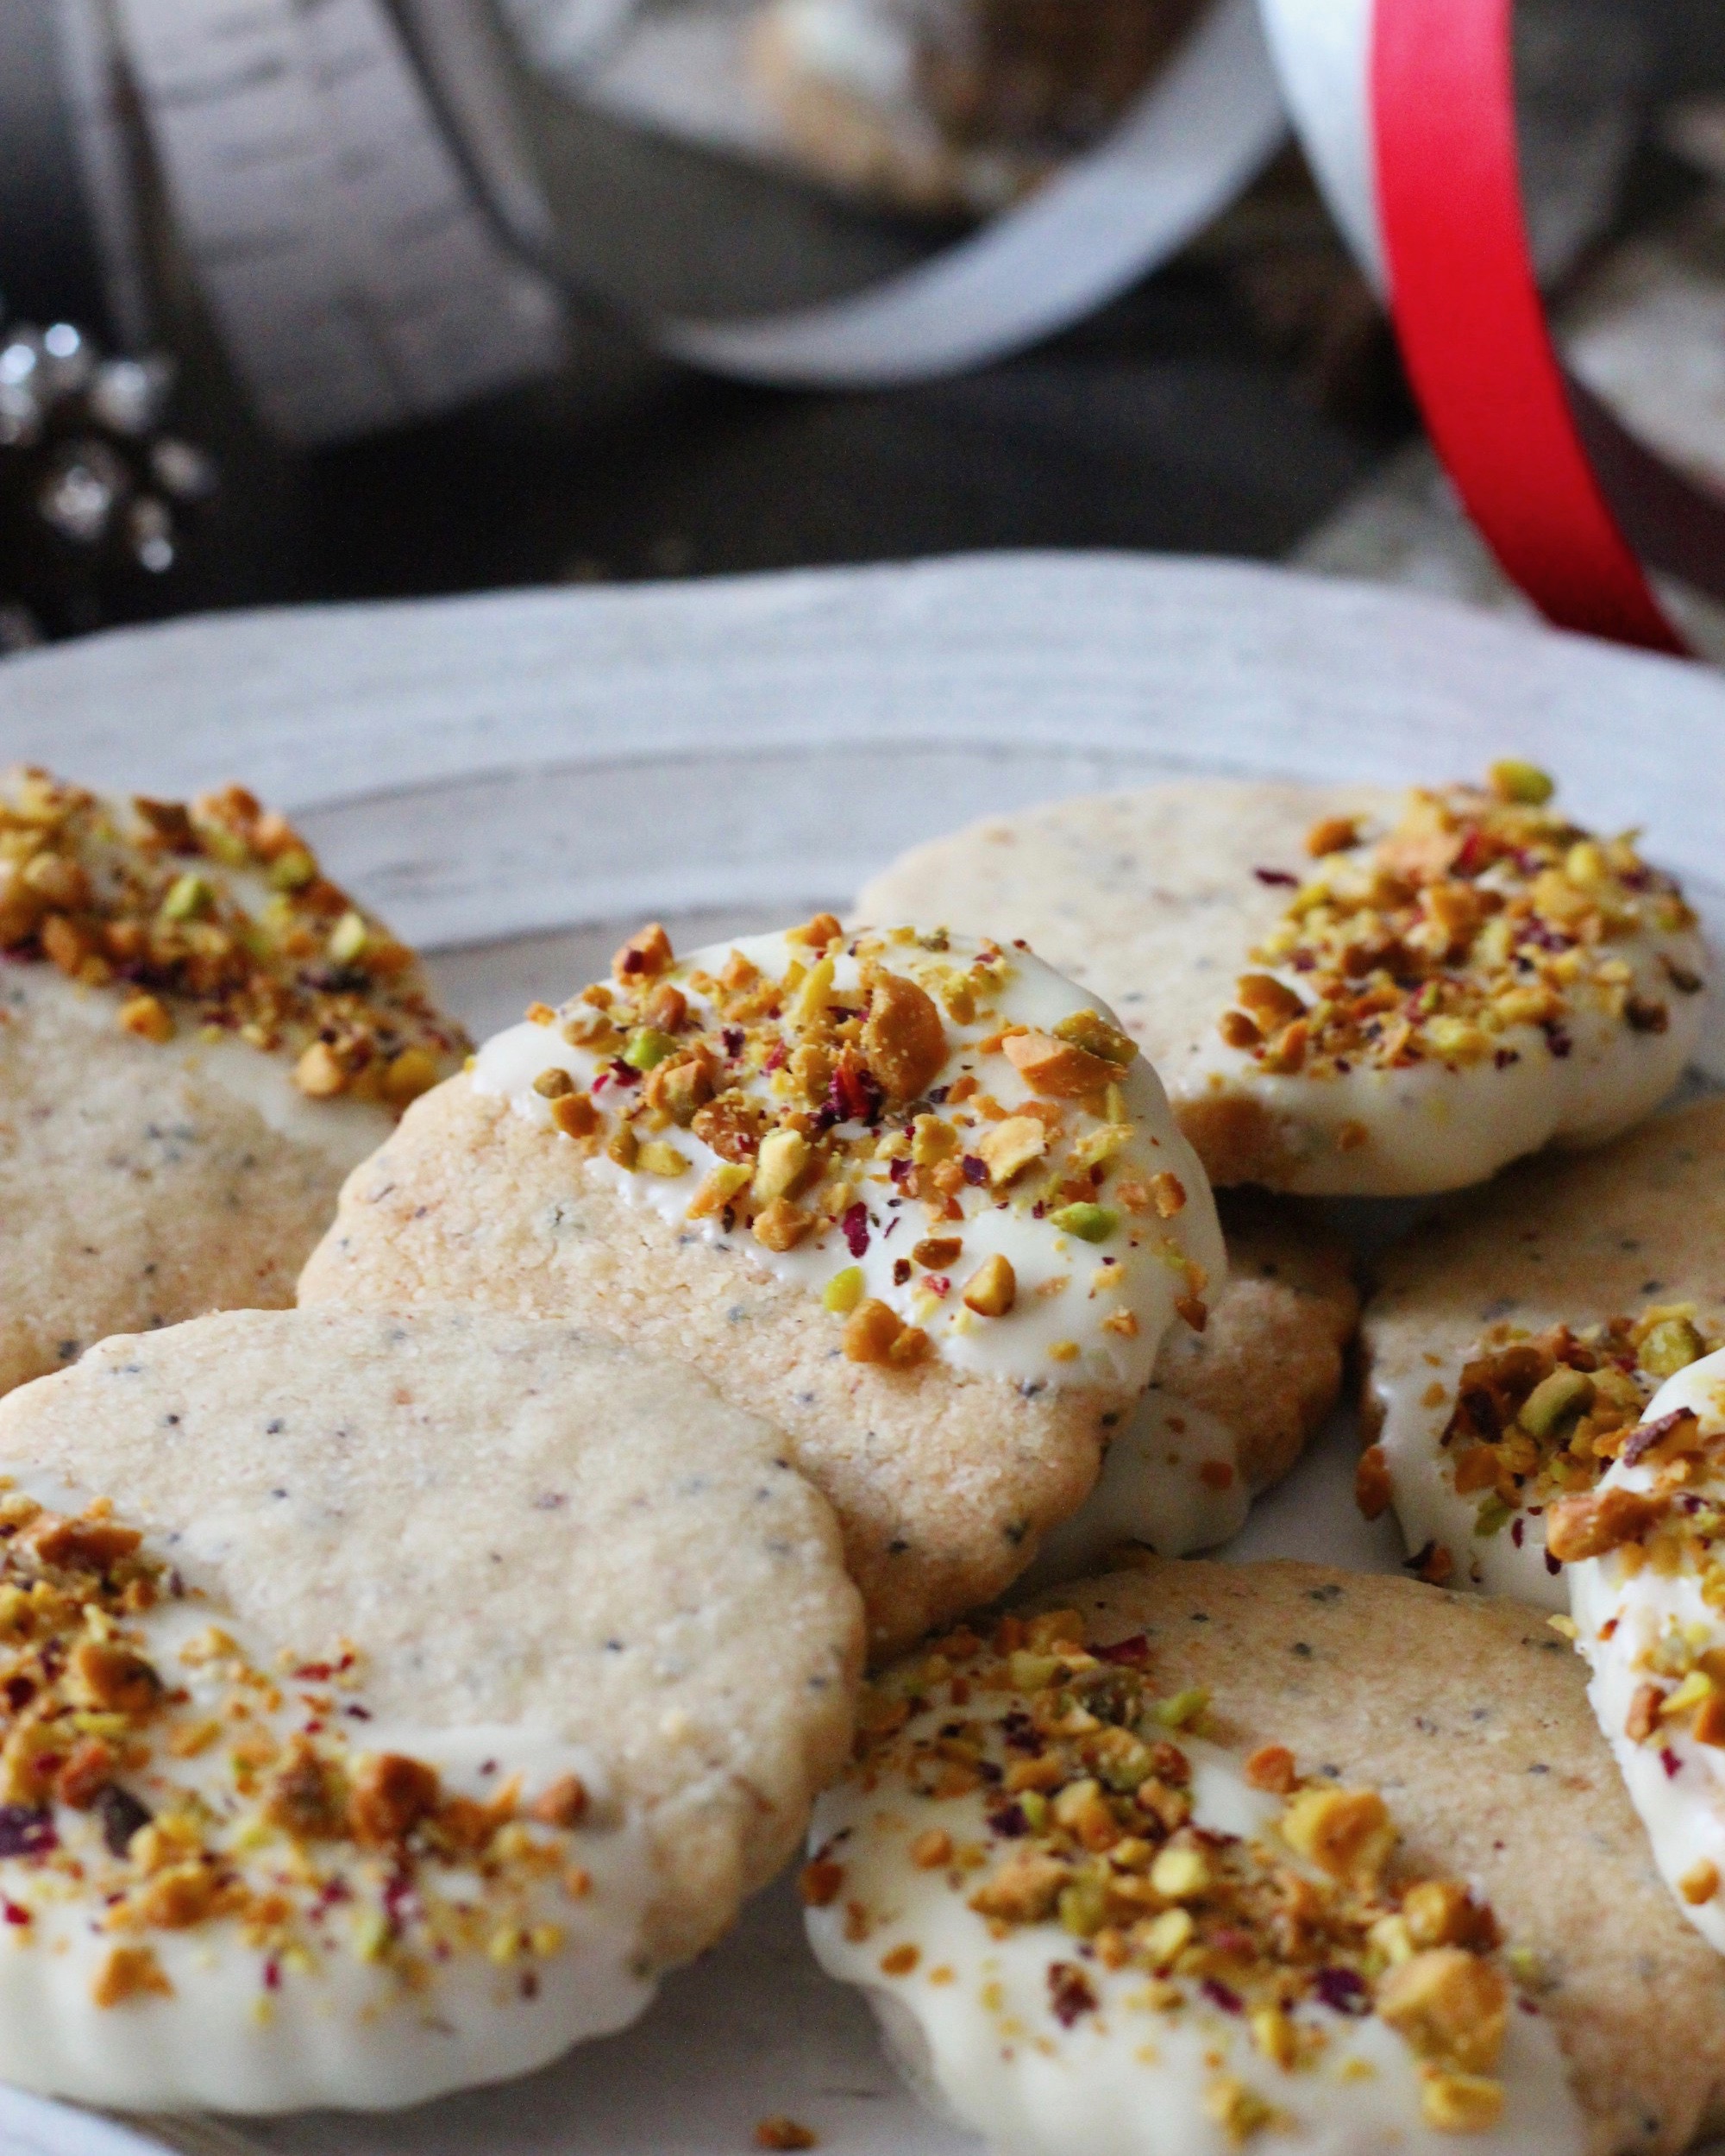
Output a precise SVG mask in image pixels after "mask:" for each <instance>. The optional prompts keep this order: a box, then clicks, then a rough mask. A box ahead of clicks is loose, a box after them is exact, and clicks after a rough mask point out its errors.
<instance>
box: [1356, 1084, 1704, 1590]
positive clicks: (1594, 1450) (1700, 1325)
mask: <svg viewBox="0 0 1725 2156" xmlns="http://www.w3.org/2000/svg"><path fill="white" fill-rule="evenodd" d="M1363 1332H1364V1342H1365V1348H1366V1353H1367V1357H1368V1364H1369V1367H1368V1374H1367V1379H1366V1388H1365V1397H1364V1413H1365V1419H1366V1422H1367V1426H1368V1431H1369V1433H1370V1434H1371V1437H1372V1438H1373V1439H1374V1440H1375V1442H1374V1443H1373V1444H1372V1445H1371V1447H1370V1449H1369V1450H1368V1451H1367V1452H1366V1454H1365V1456H1364V1460H1363V1462H1362V1464H1361V1470H1360V1483H1359V1489H1360V1499H1361V1503H1362V1505H1363V1507H1364V1509H1365V1510H1366V1511H1367V1512H1368V1513H1369V1514H1374V1515H1375V1514H1377V1513H1381V1512H1383V1510H1385V1509H1386V1508H1387V1507H1389V1506H1391V1505H1393V1506H1394V1507H1395V1509H1396V1517H1397V1518H1398V1520H1400V1521H1401V1523H1402V1531H1403V1532H1404V1534H1405V1535H1406V1538H1407V1541H1408V1548H1409V1550H1410V1551H1412V1552H1413V1553H1414V1554H1415V1557H1416V1558H1417V1559H1418V1560H1419V1563H1420V1564H1421V1569H1422V1570H1424V1572H1425V1573H1426V1575H1427V1576H1428V1577H1431V1578H1433V1579H1436V1580H1439V1581H1440V1582H1443V1583H1450V1584H1453V1585H1455V1586H1458V1587H1462V1586H1476V1587H1484V1588H1486V1589H1489V1590H1490V1591H1491V1592H1493V1593H1496V1594H1504V1595H1516V1596H1518V1597H1520V1598H1521V1600H1522V1601H1529V1602H1533V1603H1535V1604H1537V1605H1539V1606H1540V1607H1542V1608H1547V1609H1553V1610H1558V1611H1562V1610H1565V1609H1567V1608H1569V1583H1568V1581H1567V1580H1566V1579H1565V1577H1564V1574H1563V1568H1562V1566H1561V1565H1560V1564H1559V1562H1558V1560H1557V1558H1555V1557H1551V1556H1550V1555H1548V1553H1547V1551H1546V1535H1545V1522H1546V1513H1547V1510H1548V1508H1549V1507H1550V1506H1551V1505H1552V1504H1553V1503H1555V1502H1556V1501H1558V1500H1559V1499H1561V1498H1562V1497H1564V1496H1565V1495H1576V1494H1578V1493H1583V1492H1585V1491H1587V1490H1589V1489H1592V1488H1593V1486H1594V1484H1595V1483H1596V1482H1597V1481H1598V1479H1599V1477H1600V1476H1601V1475H1602V1474H1603V1472H1604V1470H1606V1468H1607V1467H1609V1464H1610V1462H1611V1460H1612V1459H1613V1458H1614V1457H1615V1455H1616V1453H1617V1452H1618V1451H1620V1450H1621V1448H1622V1445H1623V1443H1624V1442H1625V1440H1626V1438H1627V1437H1628V1432H1630V1430H1631V1429H1633V1427H1634V1425H1635V1424H1636V1423H1637V1422H1639V1421H1640V1417H1641V1413H1642V1410H1643V1408H1644V1407H1645V1406H1646V1404H1647V1401H1649V1400H1650V1399H1651V1398H1652V1397H1653V1393H1654V1391H1655V1390H1656V1389H1657V1388H1658V1387H1659V1384H1660V1383H1661V1382H1663V1381H1664V1380H1665V1378H1667V1377H1669V1376H1671V1375H1672V1372H1673V1371H1674V1370H1676V1369H1679V1368H1681V1367H1682V1366H1683V1364H1684V1363H1688V1362H1691V1361H1693V1360H1694V1359H1696V1358H1697V1357H1699V1356H1700V1355H1702V1354H1703V1353H1704V1352H1705V1351H1707V1350H1708V1349H1709V1347H1711V1346H1714V1345H1716V1344H1719V1342H1720V1341H1721V1340H1722V1339H1725V1099H1712V1100H1701V1101H1697V1103H1696V1104H1695V1105H1694V1106H1691V1107H1688V1108H1683V1109H1678V1110H1677V1111H1675V1112H1672V1113H1671V1114H1668V1115H1663V1116H1659V1117H1658V1118H1656V1119H1654V1120H1653V1122H1651V1123H1649V1124H1647V1125H1644V1126H1643V1127H1642V1128H1641V1129H1640V1130H1639V1131H1633V1132H1631V1134H1630V1135H1629V1136H1628V1138H1620V1139H1619V1140H1618V1141H1617V1143H1616V1144H1615V1145H1612V1146H1609V1147H1608V1148H1606V1149H1605V1150H1603V1152H1599V1153H1595V1154H1593V1155H1591V1156H1589V1157H1588V1158H1586V1159H1584V1160H1576V1161H1568V1162H1563V1163H1557V1162H1548V1161H1530V1162H1527V1163H1524V1164H1523V1165H1521V1167H1518V1168H1516V1169H1512V1170H1511V1172H1510V1173H1509V1175H1505V1176H1504V1177H1503V1178H1502V1181H1499V1182H1497V1183H1496V1184H1494V1185H1493V1187H1492V1188H1490V1190H1489V1191H1486V1192H1484V1193H1482V1194H1480V1195H1479V1196H1478V1197H1477V1198H1471V1199H1468V1200H1464V1201H1463V1202H1461V1203H1460V1204H1458V1206H1456V1207H1455V1208H1454V1209H1453V1210H1452V1211H1451V1212H1450V1213H1448V1214H1447V1215H1446V1217H1445V1218H1444V1219H1442V1220H1440V1221H1438V1222H1435V1223H1433V1225H1429V1226H1427V1227H1425V1228H1422V1229H1421V1230H1420V1231H1418V1232H1416V1233H1415V1234H1414V1235H1413V1236H1411V1237H1410V1238H1408V1240H1407V1241H1406V1242H1405V1243H1403V1244H1401V1245H1400V1246H1399V1247H1397V1248H1396V1249H1395V1250H1391V1251H1389V1253H1388V1255H1387V1256H1386V1257H1384V1258H1383V1260H1382V1261H1381V1263H1380V1266H1379V1272H1378V1286H1377V1292H1376V1293H1375V1294H1373V1296H1372V1298H1371V1301H1370V1302H1369V1303H1368V1305H1367V1307H1366V1312H1365V1317H1364V1326H1363Z"/></svg>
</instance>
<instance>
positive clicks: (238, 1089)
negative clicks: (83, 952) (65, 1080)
mask: <svg viewBox="0 0 1725 2156" xmlns="http://www.w3.org/2000/svg"><path fill="white" fill-rule="evenodd" d="M0 1023H3V1024H8V1025H18V1026H21V1027H22V1028H24V1029H26V1030H27V1031H38V1032H39V1031H41V1029H42V1028H44V1027H46V1026H51V1027H52V1028H53V1031H54V1032H55V1033H56V1034H58V1035H60V1036H65V1035H66V1034H74V1035H75V1036H76V1037H78V1038H79V1039H80V1042H81V1043H82V1044H85V1052H86V1053H87V1054H89V1055H90V1056H103V1057H106V1058H109V1059H110V1060H121V1061H123V1062H125V1063H126V1064H128V1065H129V1067H130V1069H131V1070H132V1071H133V1072H134V1073H135V1078H136V1080H137V1081H139V1084H140V1087H149V1088H150V1089H151V1090H153V1091H160V1092H162V1093H164V1094H166V1093H169V1092H178V1094H179V1095H180V1098H181V1100H182V1102H183V1104H184V1107H185V1112H186V1114H187V1115H188V1116H189V1117H190V1119H191V1120H193V1121H194V1122H195V1120H196V1119H197V1112H198V1102H199V1100H200V1099H201V1098H207V1097H209V1096H210V1095H214V1096H216V1097H217V1098H219V1100H221V1101H222V1103H223V1105H224V1106H227V1107H229V1108H230V1109H233V1110H237V1111H239V1112H241V1113H243V1112H244V1111H246V1110H247V1109H250V1110H253V1111H254V1112H255V1113H256V1114H257V1115H258V1116H259V1117H260V1119H262V1121H263V1123H264V1125H265V1126H266V1127H267V1129H268V1130H269V1131H273V1133H274V1134H275V1136H276V1137H278V1138H285V1139H286V1140H287V1141H288V1143H289V1144H292V1145H296V1146H301V1147H304V1149H305V1150H306V1151H307V1152H308V1153H311V1154H312V1155H315V1156H318V1157H319V1158H321V1159H322V1160H323V1162H325V1163H328V1166H329V1169H330V1170H331V1171H332V1172H333V1173H334V1174H335V1175H336V1176H338V1177H339V1176H342V1175H347V1174H348V1173H349V1172H350V1170H352V1169H354V1168H357V1167H358V1166H359V1164H360V1163H361V1161H362V1160H365V1159H367V1157H368V1156H370V1155H371V1154H373V1153H374V1152H375V1151H376V1150H377V1149H378V1147H379V1146H380V1145H381V1144H382V1143H383V1142H384V1140H385V1139H386V1138H387V1137H388V1136H389V1134H390V1132H391V1131H392V1130H393V1129H394V1127H395V1122H396V1117H395V1112H394V1111H393V1110H392V1109H391V1108H389V1107H387V1106H385V1104H384V1103H383V1102H381V1101H378V1100H354V1099H352V1098H338V1099H335V1100H311V1099H309V1098H308V1097H307V1095H306V1094H304V1093H303V1092H301V1090H300V1089H299V1087H298V1086H296V1085H295V1084H294V1083H293V1082H292V1071H291V1069H290V1067H289V1066H288V1065H286V1064H285V1062H283V1061H282V1060H281V1059H280V1058H279V1057H278V1056H260V1054H259V1053H258V1051H257V1050H256V1049H254V1048H248V1046H247V1045H246V1044H245V1043H244V1042H243V1041H240V1040H236V1039H235V1038H234V1037H233V1036H232V1035H230V1034H219V1035H216V1036H215V1037H208V1036H205V1035H204V1034H201V1033H198V1032H186V1033H184V1034H181V1035H179V1036H178V1037H175V1038H174V1039H173V1040H171V1041H168V1042H166V1043H164V1044H161V1045H160V1046H158V1045H157V1044H155V1043H154V1042H147V1041H141V1040H137V1039H135V1038H131V1037H126V1036H123V1035H122V1036H120V1037H118V1038H116V1031H115V1025H114V1011H113V1005H112V1000H111V998H110V996H109V995H108V994H106V993H104V992H103V991H101V990H98V989H94V988H90V987H85V986H84V985H82V984H81V983H79V982H78V981H68V980H67V979H66V977H65V975H63V974H60V973H58V972H56V971H55V970H53V968H49V967H46V966H33V967H22V966H20V967H9V968H6V969H5V970H3V971H0ZM68 1075H70V1074H68Z"/></svg>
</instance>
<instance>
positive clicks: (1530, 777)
mask: <svg viewBox="0 0 1725 2156" xmlns="http://www.w3.org/2000/svg"><path fill="white" fill-rule="evenodd" d="M1485 775H1486V779H1487V780H1488V782H1489V783H1490V787H1491V791H1492V792H1493V793H1495V794H1496V796H1497V798H1498V799H1499V800H1500V801H1514V802H1515V803H1516V804H1517V805H1519V806H1521V807H1523V808H1543V807H1544V806H1545V805H1546V802H1547V801H1549V800H1550V799H1551V798H1552V796H1553V794H1554V793H1556V792H1557V785H1556V782H1555V780H1553V778H1552V776H1551V774H1550V773H1549V772H1546V771H1541V770H1540V767H1539V765H1538V764H1536V763H1527V762H1524V761H1522V760H1521V758H1520V757H1519V756H1504V757H1502V758H1500V759H1499V761H1497V762H1496V763H1494V764H1493V765H1492V767H1491V768H1490V770H1489V771H1488V772H1487V773H1486V774H1485Z"/></svg>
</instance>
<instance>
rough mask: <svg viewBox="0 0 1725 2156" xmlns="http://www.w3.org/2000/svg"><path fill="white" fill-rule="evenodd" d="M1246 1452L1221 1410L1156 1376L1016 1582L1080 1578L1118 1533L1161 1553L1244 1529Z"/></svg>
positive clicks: (1214, 1541) (1025, 1586) (1039, 1584)
mask: <svg viewBox="0 0 1725 2156" xmlns="http://www.w3.org/2000/svg"><path fill="white" fill-rule="evenodd" d="M1250 1511H1251V1491H1250V1490H1248V1489H1247V1488H1246V1486H1245V1477H1244V1476H1242V1475H1241V1473H1240V1471H1239V1444H1238V1441H1237V1440H1236V1438H1235V1436H1234V1433H1233V1431H1232V1430H1231V1429H1230V1428H1229V1426H1227V1424H1226V1423H1225V1422H1224V1421H1223V1420H1221V1418H1220V1416H1219V1415H1213V1414H1211V1413H1209V1412H1208V1409H1206V1408H1203V1407H1194V1406H1193V1405H1192V1403H1191V1402H1190V1401H1185V1400H1180V1399H1177V1398H1176V1397H1174V1396H1173V1395H1170V1394H1168V1393H1166V1392H1164V1390H1163V1389H1162V1388H1161V1386H1160V1385H1158V1384H1157V1382H1156V1380H1155V1379H1154V1378H1152V1379H1151V1384H1150V1388H1149V1390H1148V1391H1147V1392H1146V1393H1145V1395H1144V1397H1143V1398H1142V1399H1141V1400H1140V1401H1138V1405H1137V1407H1134V1408H1133V1409H1132V1413H1131V1414H1130V1415H1129V1416H1128V1417H1127V1418H1126V1422H1125V1423H1124V1424H1123V1425H1122V1426H1121V1427H1120V1429H1119V1430H1118V1431H1117V1432H1115V1435H1114V1439H1113V1444H1112V1445H1109V1447H1108V1453H1107V1459H1106V1460H1104V1462H1103V1463H1102V1472H1101V1476H1099V1477H1098V1478H1097V1482H1096V1487H1095V1489H1093V1490H1092V1491H1091V1493H1090V1495H1088V1497H1087V1498H1086V1499H1085V1501H1084V1502H1083V1504H1082V1506H1081V1507H1079V1509H1078V1511H1077V1512H1076V1513H1075V1514H1073V1516H1072V1518H1071V1519H1070V1520H1067V1521H1066V1522H1065V1523H1064V1524H1063V1526H1058V1527H1056V1528H1055V1529H1054V1530H1053V1532H1051V1533H1050V1534H1047V1535H1044V1538H1043V1543H1042V1549H1041V1551H1040V1552H1039V1553H1038V1557H1037V1560H1036V1563H1035V1564H1033V1565H1032V1567H1031V1570H1030V1571H1029V1572H1028V1573H1027V1574H1026V1576H1025V1578H1024V1579H1023V1580H1022V1581H1020V1583H1019V1590H1018V1591H1019V1592H1022V1593H1024V1594H1033V1593H1035V1592H1036V1591H1037V1590H1038V1589H1041V1588H1044V1587H1051V1586H1053V1585H1055V1584H1056V1583H1057V1582H1059V1581H1061V1580H1076V1579H1082V1578H1083V1576H1085V1574H1086V1573H1087V1572H1095V1571H1096V1570H1099V1569H1100V1568H1101V1565H1102V1564H1103V1563H1104V1561H1105V1560H1106V1558H1107V1554H1108V1552H1109V1551H1111V1550H1113V1549H1114V1548H1115V1547H1116V1546H1117V1545H1120V1544H1121V1543H1126V1542H1136V1543H1142V1544H1143V1545H1145V1548H1147V1549H1151V1550H1154V1551H1156V1552H1157V1555H1158V1556H1159V1557H1189V1556H1190V1555H1191V1553H1192V1552H1193V1551H1195V1550H1214V1548H1215V1547H1216V1545H1218V1544H1219V1543H1223V1542H1226V1540H1227V1539H1229V1537H1230V1536H1231V1535H1235V1534H1238V1533H1239V1531H1240V1529H1241V1528H1242V1527H1243V1526H1245V1521H1246V1515H1247V1514H1248V1513H1250Z"/></svg>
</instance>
